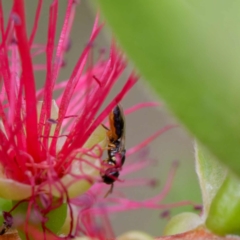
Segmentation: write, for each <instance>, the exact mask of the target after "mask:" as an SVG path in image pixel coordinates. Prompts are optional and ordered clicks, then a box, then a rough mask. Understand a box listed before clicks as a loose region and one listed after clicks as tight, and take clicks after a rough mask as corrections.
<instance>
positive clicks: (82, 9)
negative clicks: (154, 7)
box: [3, 0, 201, 236]
mask: <svg viewBox="0 0 240 240" xmlns="http://www.w3.org/2000/svg"><path fill="white" fill-rule="evenodd" d="M37 2H38V1H36V0H35V1H32V0H26V6H27V9H26V10H27V22H28V23H29V26H28V27H29V31H30V29H31V27H32V23H33V17H34V15H35V9H36V6H37ZM11 3H12V1H6V0H4V1H3V7H4V14H5V13H6V15H5V17H7V16H8V14H9V11H10V7H11ZM50 3H51V1H44V4H43V10H42V14H41V20H40V24H39V27H38V31H37V35H36V38H35V41H34V42H38V43H46V41H47V39H46V38H47V26H48V14H49V12H48V11H49V5H50ZM66 4H67V1H63V0H60V1H59V16H58V17H59V21H58V29H57V36H59V33H60V29H61V26H62V22H63V16H64V14H65V7H66ZM88 4H89V2H88V0H82V1H81V3H80V4H79V6H78V8H77V12H76V18H75V21H74V26H73V30H72V34H71V42H72V46H71V49H70V51H69V52H68V53H67V54H66V58H65V60H66V66H65V67H64V68H63V70H62V71H61V74H60V78H59V79H58V81H61V80H64V79H67V78H68V77H69V76H70V74H71V71H72V69H73V67H74V65H75V63H76V61H77V59H78V57H79V55H80V54H81V51H82V50H83V48H84V46H85V45H86V44H87V42H88V39H89V36H90V33H91V29H92V26H93V22H94V18H95V14H96V13H95V11H94V10H93V9H92V8H91V7H90V6H89V5H88ZM56 39H58V38H56ZM111 39H112V35H111V32H110V31H109V29H108V28H107V27H105V28H104V30H103V31H102V32H101V34H100V36H99V37H98V39H97V41H96V43H95V48H96V49H99V50H100V49H108V48H109V45H110V41H111ZM96 52H97V51H96ZM96 55H97V54H96ZM37 61H38V62H39V61H40V62H41V61H42V62H43V63H44V61H45V58H44V56H41V57H38V59H37ZM130 69H131V66H130V67H129V70H130ZM128 73H129V71H126V73H125V75H123V76H122V77H121V80H120V81H118V83H117V84H116V86H114V88H113V91H112V93H111V95H110V96H109V98H108V99H111V98H112V97H114V96H115V95H116V93H117V92H118V91H119V89H120V88H121V86H123V84H124V82H125V80H126V78H127V76H128ZM35 76H36V79H37V85H38V87H40V86H42V84H43V83H44V81H45V72H43V71H39V72H37V74H36V75H35ZM156 100H157V98H156V97H155V96H154V94H153V93H152V92H151V91H150V90H149V89H148V87H147V86H146V85H144V83H143V82H142V81H139V82H138V83H137V85H136V86H135V87H134V88H133V89H132V91H131V92H130V93H129V94H128V95H127V96H126V98H125V99H124V101H123V102H122V105H123V107H124V108H128V107H131V106H133V105H135V104H137V103H139V102H146V101H156ZM126 122H127V132H126V140H127V146H126V148H127V149H128V148H131V147H132V146H135V145H136V144H138V143H140V142H142V141H143V140H144V139H146V138H147V137H149V136H150V135H152V134H153V133H155V132H156V131H157V130H159V129H160V128H162V127H164V126H166V125H167V124H170V123H176V120H175V119H174V117H173V116H172V115H171V113H169V112H168V111H167V109H166V108H165V107H164V104H163V105H162V106H161V107H158V108H156V107H155V108H146V109H142V110H140V111H138V112H136V113H133V114H131V115H128V116H127V117H126ZM149 148H150V153H149V158H152V159H154V160H156V161H153V163H154V164H152V165H151V166H149V167H148V168H146V169H144V170H141V171H137V172H136V173H134V174H130V175H127V176H126V177H125V176H124V178H123V180H124V181H128V179H137V178H140V179H142V178H154V179H158V180H159V184H158V185H157V186H156V187H155V188H150V187H147V186H144V187H140V186H137V187H125V188H124V189H123V188H121V183H116V185H115V189H114V191H116V192H117V191H123V193H124V194H125V195H126V196H127V197H128V198H130V199H135V200H143V199H146V198H150V197H152V196H155V195H156V194H159V192H160V191H161V189H162V187H163V185H164V183H165V180H166V178H167V175H168V173H169V170H170V167H171V164H172V163H173V161H175V160H177V161H179V163H180V167H179V169H178V170H177V174H176V177H175V179H174V184H173V187H172V189H171V192H170V194H169V195H168V196H167V198H166V199H165V200H164V203H171V202H178V201H181V200H192V201H194V202H196V203H199V204H200V203H201V196H200V190H199V186H198V181H197V177H196V174H195V169H194V148H193V138H191V136H189V134H188V133H187V132H186V131H185V129H183V128H182V127H181V126H179V127H178V128H175V129H172V130H169V131H168V132H166V133H164V134H163V135H161V136H160V137H159V138H157V139H156V140H155V141H154V142H152V143H151V144H150V146H149ZM131 159H133V158H131ZM131 159H130V160H131ZM127 164H128V159H127V160H126V166H124V167H126V168H127ZM183 210H188V211H193V207H191V206H189V207H182V208H178V209H174V210H172V211H171V214H172V215H174V214H176V213H178V212H182V211H183ZM161 211H162V210H161V209H159V210H153V209H140V210H134V211H131V212H129V211H126V212H122V213H116V214H112V215H111V220H112V221H111V223H112V225H113V228H114V230H115V234H116V235H119V234H121V233H123V232H126V231H129V230H141V231H145V232H147V233H149V234H151V235H153V236H159V235H161V233H162V229H163V227H164V225H165V224H166V221H167V220H166V219H162V218H161V216H160V214H161Z"/></svg>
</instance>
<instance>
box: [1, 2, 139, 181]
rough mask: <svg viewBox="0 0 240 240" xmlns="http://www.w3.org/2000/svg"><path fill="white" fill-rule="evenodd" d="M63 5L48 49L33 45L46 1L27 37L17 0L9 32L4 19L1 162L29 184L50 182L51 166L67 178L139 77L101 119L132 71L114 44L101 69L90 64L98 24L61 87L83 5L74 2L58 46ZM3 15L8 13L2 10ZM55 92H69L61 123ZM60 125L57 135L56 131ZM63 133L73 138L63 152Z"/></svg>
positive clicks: (54, 7)
mask: <svg viewBox="0 0 240 240" xmlns="http://www.w3.org/2000/svg"><path fill="white" fill-rule="evenodd" d="M58 4H59V3H58V1H53V3H52V4H51V6H50V15H49V26H48V36H47V38H48V41H47V44H46V45H45V46H43V45H37V44H33V40H34V36H35V33H36V30H37V26H38V22H39V19H40V12H41V7H42V1H40V0H39V4H38V7H37V10H36V17H35V22H34V24H33V28H32V32H31V34H30V37H28V35H27V33H26V22H25V21H26V20H25V13H24V3H23V1H22V0H20V1H14V4H13V7H12V10H11V13H10V16H9V18H8V22H7V27H6V29H5V30H4V22H3V18H0V20H1V22H0V24H1V35H2V43H1V54H0V62H1V65H0V67H1V69H0V72H1V82H2V84H1V93H0V116H1V120H2V125H3V126H2V127H1V131H0V138H1V149H0V154H1V158H0V161H1V165H2V166H3V171H4V174H5V175H6V177H7V178H10V179H13V180H16V181H19V182H21V183H26V184H31V183H32V182H34V183H35V184H39V183H41V182H44V181H46V180H48V174H46V169H48V170H49V169H52V170H53V171H54V173H55V175H56V176H57V177H59V178H61V177H62V176H63V175H64V174H65V171H66V169H68V168H69V166H70V165H71V163H72V161H73V160H74V159H75V158H76V155H77V154H78V151H76V149H81V148H82V146H83V144H84V143H85V142H86V140H87V139H88V138H89V136H90V135H91V133H92V132H93V131H94V130H95V129H96V127H97V126H98V125H100V124H101V122H102V121H103V120H104V119H105V118H106V116H107V115H108V113H109V112H110V111H111V109H112V108H113V107H114V106H115V105H116V104H117V103H118V102H119V101H120V100H121V99H122V97H123V96H124V95H125V94H126V92H127V91H128V90H129V89H130V88H131V87H132V86H133V84H134V83H135V82H136V77H135V76H133V75H132V76H130V78H129V79H128V80H127V82H126V84H125V86H124V87H123V89H122V90H121V91H120V92H119V94H118V95H117V96H116V97H115V98H114V99H113V100H112V101H111V102H110V104H109V105H108V106H107V107H106V108H105V110H104V111H102V112H101V114H100V115H98V116H96V114H97V112H98V111H99V109H100V107H101V105H102V103H103V101H104V100H105V98H106V96H107V95H108V93H109V91H110V90H111V88H112V86H113V84H114V83H115V82H116V80H117V79H118V77H119V76H120V74H121V73H122V71H123V70H124V69H125V63H124V61H123V59H122V56H121V54H119V52H118V51H117V50H116V48H115V47H114V46H112V47H111V51H110V55H109V58H108V59H107V60H103V59H101V58H100V59H99V61H98V62H97V63H96V64H95V65H93V64H92V65H91V66H89V64H87V63H89V59H91V52H92V46H93V42H94V40H95V39H96V37H97V36H98V34H99V32H100V30H101V28H102V26H101V25H99V24H98V19H96V21H95V24H94V27H93V30H92V34H91V36H90V39H89V42H88V44H87V45H86V47H85V49H84V50H83V52H82V54H81V56H80V57H79V59H78V61H77V63H76V65H75V67H74V70H73V72H72V74H71V76H70V77H69V79H68V80H66V81H64V82H61V83H57V79H58V76H59V72H60V69H61V67H62V62H63V59H64V54H65V52H66V45H67V43H68V42H69V39H70V30H71V27H72V23H73V18H74V14H75V9H76V6H77V4H76V1H74V0H72V1H71V0H69V1H68V6H67V9H66V14H65V18H64V23H63V27H62V30H61V34H60V38H59V41H58V44H57V46H55V45H54V41H55V32H56V24H57V17H56V16H57V11H58ZM0 15H1V16H3V9H2V7H1V6H0ZM13 40H14V41H13ZM39 54H46V55H45V56H46V64H45V66H41V67H40V66H39V64H33V60H34V59H33V58H34V57H36V56H38V55H39ZM39 68H43V69H45V71H46V78H45V80H44V82H45V84H44V87H43V88H42V89H40V90H38V91H37V90H36V86H35V78H34V70H39ZM56 90H58V91H59V90H62V94H61V95H60V96H59V97H58V98H57V99H56V103H57V105H58V106H59V113H58V117H57V119H51V109H52V104H53V102H52V99H53V94H54V92H55V91H56ZM40 100H41V101H42V105H41V109H40V113H37V103H38V102H39V101H40ZM38 114H39V116H37V115H38ZM69 123H71V124H69ZM53 124H54V125H55V131H54V133H50V130H51V126H52V125H53ZM61 129H64V131H65V132H67V135H66V136H67V138H66V141H65V142H64V144H63V146H62V147H61V149H60V150H59V149H58V148H57V143H58V139H59V137H62V135H61V134H62V133H61Z"/></svg>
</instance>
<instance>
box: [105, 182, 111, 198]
mask: <svg viewBox="0 0 240 240" xmlns="http://www.w3.org/2000/svg"><path fill="white" fill-rule="evenodd" d="M112 191H113V183H112V184H111V187H110V189H109V190H108V191H107V192H106V194H105V196H104V198H106V197H107V196H108V195H109V194H111V193H112Z"/></svg>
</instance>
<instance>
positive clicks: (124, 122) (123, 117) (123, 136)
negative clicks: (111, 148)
mask: <svg viewBox="0 0 240 240" xmlns="http://www.w3.org/2000/svg"><path fill="white" fill-rule="evenodd" d="M118 107H119V110H120V113H121V117H122V121H123V129H122V137H121V139H120V142H121V147H120V150H121V151H123V150H125V142H126V140H125V139H126V138H125V135H126V121H125V116H124V112H123V108H122V106H121V105H120V104H118Z"/></svg>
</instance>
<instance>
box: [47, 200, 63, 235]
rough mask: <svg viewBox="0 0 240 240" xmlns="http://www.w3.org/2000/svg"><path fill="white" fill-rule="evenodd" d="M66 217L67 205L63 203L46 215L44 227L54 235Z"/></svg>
mask: <svg viewBox="0 0 240 240" xmlns="http://www.w3.org/2000/svg"><path fill="white" fill-rule="evenodd" d="M66 217H67V204H66V203H63V204H62V205H61V206H60V207H58V208H56V209H54V210H52V211H51V212H50V213H49V214H48V215H47V218H48V221H47V223H46V227H47V228H49V229H51V231H53V232H54V233H58V232H59V231H60V229H61V228H62V226H63V224H64V222H65V219H66Z"/></svg>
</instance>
